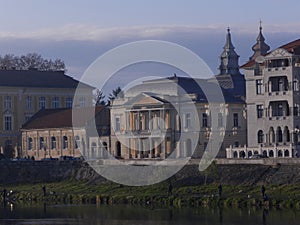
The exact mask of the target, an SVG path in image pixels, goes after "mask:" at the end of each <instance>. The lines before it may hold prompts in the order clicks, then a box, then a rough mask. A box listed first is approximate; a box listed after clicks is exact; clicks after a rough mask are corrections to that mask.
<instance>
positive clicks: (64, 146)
mask: <svg viewBox="0 0 300 225" xmlns="http://www.w3.org/2000/svg"><path fill="white" fill-rule="evenodd" d="M62 142H63V143H62V146H63V149H67V148H68V137H67V136H63V139H62Z"/></svg>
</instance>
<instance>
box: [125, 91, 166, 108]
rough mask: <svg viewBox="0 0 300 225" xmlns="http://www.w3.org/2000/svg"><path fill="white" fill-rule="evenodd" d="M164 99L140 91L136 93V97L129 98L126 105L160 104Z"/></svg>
mask: <svg viewBox="0 0 300 225" xmlns="http://www.w3.org/2000/svg"><path fill="white" fill-rule="evenodd" d="M164 103H165V101H164V100H163V99H160V98H159V97H157V96H154V95H151V94H148V93H142V94H139V95H137V96H136V97H134V98H132V99H130V100H129V101H128V102H127V103H126V105H130V106H147V105H162V104H164Z"/></svg>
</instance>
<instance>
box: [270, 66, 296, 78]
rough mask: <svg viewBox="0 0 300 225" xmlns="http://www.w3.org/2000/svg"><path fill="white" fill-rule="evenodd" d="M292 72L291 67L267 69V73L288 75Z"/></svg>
mask: <svg viewBox="0 0 300 225" xmlns="http://www.w3.org/2000/svg"><path fill="white" fill-rule="evenodd" d="M290 72H291V67H289V66H288V67H271V68H266V69H265V75H272V76H273V75H275V76H276V75H280V76H282V75H287V74H289V73H290Z"/></svg>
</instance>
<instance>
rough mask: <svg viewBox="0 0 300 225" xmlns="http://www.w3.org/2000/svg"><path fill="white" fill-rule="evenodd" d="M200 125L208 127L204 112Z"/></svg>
mask: <svg viewBox="0 0 300 225" xmlns="http://www.w3.org/2000/svg"><path fill="white" fill-rule="evenodd" d="M202 127H208V123H207V114H206V113H202Z"/></svg>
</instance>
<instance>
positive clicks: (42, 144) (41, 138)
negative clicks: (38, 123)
mask: <svg viewBox="0 0 300 225" xmlns="http://www.w3.org/2000/svg"><path fill="white" fill-rule="evenodd" d="M43 148H44V137H40V149H43Z"/></svg>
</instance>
